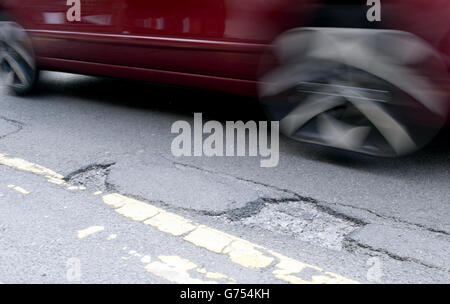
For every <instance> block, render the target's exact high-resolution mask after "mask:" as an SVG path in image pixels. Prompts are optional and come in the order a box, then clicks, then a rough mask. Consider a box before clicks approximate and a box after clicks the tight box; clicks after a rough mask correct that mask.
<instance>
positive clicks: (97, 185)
mask: <svg viewBox="0 0 450 304" xmlns="http://www.w3.org/2000/svg"><path fill="white" fill-rule="evenodd" d="M112 165H114V163H108V164H93V165H89V166H86V167H84V168H81V169H79V170H76V171H74V172H72V173H70V174H69V175H67V176H66V177H65V178H64V180H66V181H67V182H70V184H71V185H74V186H84V187H86V188H88V189H96V190H99V191H104V190H107V189H106V188H107V185H106V178H107V177H108V174H109V170H110V167H111V166H112Z"/></svg>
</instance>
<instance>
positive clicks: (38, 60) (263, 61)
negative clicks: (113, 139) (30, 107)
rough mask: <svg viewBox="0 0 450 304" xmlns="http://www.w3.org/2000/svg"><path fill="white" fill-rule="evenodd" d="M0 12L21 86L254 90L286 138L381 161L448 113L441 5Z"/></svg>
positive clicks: (240, 3)
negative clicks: (74, 81)
mask: <svg viewBox="0 0 450 304" xmlns="http://www.w3.org/2000/svg"><path fill="white" fill-rule="evenodd" d="M379 2H381V3H379ZM378 8H379V9H380V10H379V11H377V9H378ZM0 10H1V20H2V21H1V23H0V41H1V62H0V68H1V71H2V72H3V74H4V75H5V76H4V78H5V81H6V82H7V84H8V85H9V86H10V87H11V88H12V89H13V91H15V92H16V93H18V94H25V93H27V92H28V91H29V90H30V89H31V88H32V87H33V85H34V84H35V83H36V81H37V79H38V77H37V76H38V71H39V70H54V71H66V72H71V73H81V74H92V75H105V76H119V77H129V78H135V79H143V80H149V81H156V82H164V83H171V84H176V85H185V86H194V87H201V88H207V89H214V90H223V91H227V92H231V93H237V94H245V95H252V96H258V95H259V97H260V98H261V103H262V105H263V106H264V108H265V110H266V111H267V113H268V115H269V117H270V118H271V119H276V120H279V121H280V129H281V131H282V132H283V133H284V134H285V135H287V136H289V137H291V138H294V139H297V140H301V141H306V142H312V143H316V144H321V145H327V146H332V147H337V148H341V149H347V150H352V151H357V152H362V153H368V154H372V155H379V156H397V155H403V154H407V153H411V152H413V151H416V150H417V149H419V148H421V147H423V146H424V145H426V144H427V143H428V142H429V141H430V139H431V138H432V137H433V136H434V134H436V132H437V131H438V130H439V128H441V127H442V125H443V124H444V122H445V121H446V116H447V113H448V98H447V95H446V92H447V90H446V89H445V88H446V87H448V81H447V79H448V76H447V73H448V69H449V66H450V65H449V62H450V60H449V58H450V21H449V19H448V16H450V2H448V0H382V1H366V0H353V1H352V0H350V1H349V0H342V1H318V0H317V1H316V0H189V1H185V0H167V1H159V0H39V1H37V0H21V1H17V0H0ZM374 12H375V13H374ZM376 14H378V17H377V18H375V19H379V21H378V20H373V19H374V18H369V17H370V16H372V17H374V16H375V15H376ZM368 15H370V16H368Z"/></svg>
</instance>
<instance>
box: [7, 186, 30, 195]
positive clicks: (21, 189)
mask: <svg viewBox="0 0 450 304" xmlns="http://www.w3.org/2000/svg"><path fill="white" fill-rule="evenodd" d="M8 188H10V189H14V190H16V191H17V192H19V193H22V194H25V195H26V194H30V192H29V191H27V190H25V189H24V188H22V187H19V186H15V185H8Z"/></svg>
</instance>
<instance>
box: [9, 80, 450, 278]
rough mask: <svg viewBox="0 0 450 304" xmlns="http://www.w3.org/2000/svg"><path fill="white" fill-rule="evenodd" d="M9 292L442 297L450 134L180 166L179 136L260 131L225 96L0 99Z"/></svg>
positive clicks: (106, 92) (131, 91) (253, 116)
mask: <svg viewBox="0 0 450 304" xmlns="http://www.w3.org/2000/svg"><path fill="white" fill-rule="evenodd" d="M0 90H1V92H0V282H2V283H41V282H42V283H73V282H81V283H169V282H172V283H304V282H313V283H323V282H332V283H334V282H337V283H348V282H360V283H375V282H379V283H449V282H450V212H449V211H450V191H449V189H450V187H449V185H450V153H449V152H450V141H449V138H450V137H449V136H450V132H449V130H448V129H446V130H443V131H442V132H441V133H440V134H439V135H438V137H437V138H436V139H435V140H434V141H433V142H432V143H431V145H430V146H429V147H427V148H426V149H424V150H423V151H421V152H419V153H416V154H414V155H411V156H408V157H403V158H400V159H377V158H373V157H367V156H362V155H358V154H352V153H345V152H338V151H334V150H330V149H325V148H320V147H316V146H313V145H308V144H303V143H298V142H294V141H292V140H290V139H287V138H283V137H282V138H281V139H280V161H279V165H278V166H277V167H275V168H261V167H260V165H259V158H255V157H215V158H214V157H213V158H208V157H181V158H175V157H173V156H172V154H171V151H170V146H171V142H172V139H173V138H174V134H171V133H170V127H171V125H172V123H173V122H175V121H177V120H187V121H191V120H192V118H193V113H194V112H202V113H203V120H204V121H205V120H218V121H221V122H225V121H227V120H231V121H237V120H243V121H248V120H256V121H258V120H263V119H264V117H263V115H262V113H261V112H260V110H259V108H258V105H257V101H255V100H253V99H248V98H243V97H236V96H230V95H226V94H221V93H217V92H208V91H199V90H190V89H185V88H174V87H167V86H159V85H155V84H148V83H143V82H136V81H126V80H119V79H107V78H97V77H89V76H80V75H70V74H63V73H50V72H47V73H43V74H42V79H41V81H40V86H39V88H38V90H37V92H36V93H34V94H33V95H32V96H28V97H17V96H14V95H11V94H9V93H8V92H7V91H6V90H5V88H1V89H0Z"/></svg>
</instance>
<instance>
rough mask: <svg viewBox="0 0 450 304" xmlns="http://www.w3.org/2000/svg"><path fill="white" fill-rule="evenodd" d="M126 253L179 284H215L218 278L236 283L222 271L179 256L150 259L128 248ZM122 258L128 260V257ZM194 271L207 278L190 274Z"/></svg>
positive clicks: (161, 275) (159, 274)
mask: <svg viewBox="0 0 450 304" xmlns="http://www.w3.org/2000/svg"><path fill="white" fill-rule="evenodd" d="M128 254H129V255H130V256H134V257H137V258H139V259H140V261H141V262H142V263H144V264H146V265H145V267H144V268H145V270H147V271H148V272H150V273H152V274H153V275H155V276H157V277H160V278H163V279H166V280H168V281H171V282H175V283H180V284H217V283H219V282H218V280H220V282H224V283H236V281H235V280H234V279H232V278H230V277H228V276H227V275H225V274H223V273H219V272H210V271H207V270H206V269H205V268H199V267H198V266H197V264H195V263H194V262H192V261H190V260H188V259H185V258H182V257H180V256H176V255H159V256H158V259H159V260H155V261H152V258H151V257H150V256H149V255H144V254H141V253H139V252H137V251H136V250H130V251H128ZM122 258H123V259H125V260H128V259H129V258H130V257H128V258H127V257H122ZM194 271H195V273H196V274H197V275H196V276H195V277H198V276H201V277H204V278H205V279H207V280H204V279H198V278H195V277H193V276H191V273H192V272H194Z"/></svg>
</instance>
